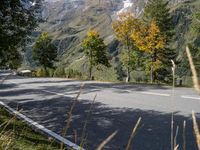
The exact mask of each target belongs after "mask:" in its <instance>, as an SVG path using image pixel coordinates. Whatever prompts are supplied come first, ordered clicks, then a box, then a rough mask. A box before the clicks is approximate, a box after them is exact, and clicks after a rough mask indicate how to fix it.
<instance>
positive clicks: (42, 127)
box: [0, 101, 85, 150]
mask: <svg viewBox="0 0 200 150" xmlns="http://www.w3.org/2000/svg"><path fill="white" fill-rule="evenodd" d="M0 105H2V106H4V107H5V108H6V109H8V111H10V112H11V113H13V114H15V115H16V116H17V117H19V118H20V119H23V120H24V121H25V122H27V123H28V124H29V125H31V126H33V127H35V128H36V129H38V130H40V131H42V132H44V133H46V134H47V135H49V136H51V137H53V138H55V139H56V140H58V141H60V142H63V143H64V144H65V145H67V146H68V147H70V148H73V149H74V150H85V149H84V148H81V147H80V146H78V145H76V144H75V143H73V142H71V141H69V140H67V139H65V138H64V137H62V136H60V135H58V134H57V133H55V132H53V131H51V130H49V129H47V128H45V127H44V126H42V125H40V124H39V123H37V122H35V121H33V120H32V119H30V118H28V117H26V116H25V115H23V114H22V113H20V112H19V111H16V110H14V109H13V108H11V107H9V106H8V105H7V104H5V103H4V102H2V101H0Z"/></svg>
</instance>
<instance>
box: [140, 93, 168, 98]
mask: <svg viewBox="0 0 200 150" xmlns="http://www.w3.org/2000/svg"><path fill="white" fill-rule="evenodd" d="M140 93H142V94H148V95H155V96H165V97H169V96H170V94H164V93H154V92H140Z"/></svg>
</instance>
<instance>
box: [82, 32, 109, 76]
mask: <svg viewBox="0 0 200 150" xmlns="http://www.w3.org/2000/svg"><path fill="white" fill-rule="evenodd" d="M82 47H83V49H84V51H85V55H86V57H87V58H88V61H89V78H90V79H92V70H93V67H95V66H97V65H100V64H101V65H104V66H106V67H109V66H110V63H109V60H108V56H107V52H106V45H105V44H104V41H103V39H102V38H100V35H99V33H98V32H97V31H96V30H92V29H90V30H89V31H88V33H87V37H86V38H85V39H84V41H83V43H82Z"/></svg>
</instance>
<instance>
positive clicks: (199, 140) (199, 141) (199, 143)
mask: <svg viewBox="0 0 200 150" xmlns="http://www.w3.org/2000/svg"><path fill="white" fill-rule="evenodd" d="M186 53H187V57H188V60H189V64H190V68H191V71H192V80H193V84H194V88H195V90H196V91H197V93H198V94H199V95H200V85H199V80H198V76H197V71H196V69H195V66H194V63H193V59H192V55H191V52H190V49H189V47H186ZM192 120H193V129H194V133H195V137H196V143H197V147H198V150H200V133H199V127H198V123H197V121H196V117H195V113H194V111H192Z"/></svg>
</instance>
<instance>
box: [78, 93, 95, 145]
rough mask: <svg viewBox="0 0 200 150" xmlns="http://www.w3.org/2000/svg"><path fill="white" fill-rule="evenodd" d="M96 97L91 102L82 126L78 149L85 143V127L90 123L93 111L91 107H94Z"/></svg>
mask: <svg viewBox="0 0 200 150" xmlns="http://www.w3.org/2000/svg"><path fill="white" fill-rule="evenodd" d="M96 97H97V94H96V95H95V96H94V98H93V101H92V103H91V105H90V108H89V111H88V113H87V117H86V120H85V123H84V126H83V131H82V135H81V144H80V147H84V144H85V142H86V141H87V135H86V131H87V125H88V123H89V121H90V117H91V114H92V111H93V106H94V102H95V100H96Z"/></svg>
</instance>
